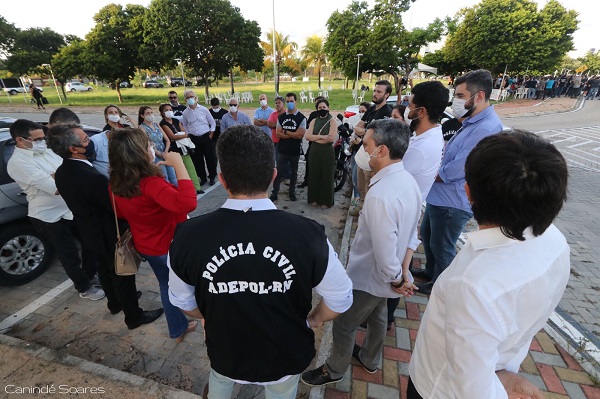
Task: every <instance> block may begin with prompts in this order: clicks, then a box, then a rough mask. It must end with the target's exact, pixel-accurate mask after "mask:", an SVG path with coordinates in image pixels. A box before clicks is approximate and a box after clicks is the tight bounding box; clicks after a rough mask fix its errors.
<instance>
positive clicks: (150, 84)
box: [144, 80, 165, 88]
mask: <svg viewBox="0 0 600 399" xmlns="http://www.w3.org/2000/svg"><path fill="white" fill-rule="evenodd" d="M144 87H145V88H151V87H153V88H162V87H165V85H164V84H162V83H159V82H158V81H156V80H147V81H145V82H144Z"/></svg>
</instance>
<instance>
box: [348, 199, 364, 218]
mask: <svg viewBox="0 0 600 399" xmlns="http://www.w3.org/2000/svg"><path fill="white" fill-rule="evenodd" d="M361 208H362V203H361V201H360V199H359V200H352V202H350V210H349V211H348V213H349V214H350V216H358V215H359V214H360V210H361Z"/></svg>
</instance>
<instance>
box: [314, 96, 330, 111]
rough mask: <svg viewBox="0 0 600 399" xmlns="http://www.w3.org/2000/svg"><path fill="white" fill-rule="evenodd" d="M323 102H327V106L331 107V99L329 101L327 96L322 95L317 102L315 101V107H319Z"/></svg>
mask: <svg viewBox="0 0 600 399" xmlns="http://www.w3.org/2000/svg"><path fill="white" fill-rule="evenodd" d="M321 103H325V104H327V108H329V101H327V99H326V98H325V97H321V98H320V99H318V100H317V102H316V103H315V108H317V109H318V108H319V104H321Z"/></svg>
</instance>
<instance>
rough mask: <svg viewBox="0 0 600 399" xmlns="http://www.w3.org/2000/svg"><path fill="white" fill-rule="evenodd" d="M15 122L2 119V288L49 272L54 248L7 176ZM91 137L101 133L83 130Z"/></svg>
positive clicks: (9, 119) (21, 191) (0, 135)
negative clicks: (34, 224)
mask: <svg viewBox="0 0 600 399" xmlns="http://www.w3.org/2000/svg"><path fill="white" fill-rule="evenodd" d="M15 120H16V119H13V118H0V285H20V284H25V283H27V282H29V281H32V280H34V279H35V278H37V277H38V276H40V275H41V274H42V273H44V272H45V271H46V269H48V266H50V262H51V260H52V254H53V248H52V246H51V245H50V242H49V241H48V239H47V238H46V237H44V236H43V235H42V234H40V233H38V232H37V231H36V230H35V229H34V228H33V226H32V224H31V222H30V221H29V218H28V217H27V197H26V196H25V193H24V192H23V190H21V187H19V185H18V184H17V183H15V182H14V180H13V179H12V178H11V177H10V176H9V175H8V172H7V171H6V166H7V164H8V160H9V159H10V157H11V156H12V154H13V153H14V151H15V141H14V140H13V139H12V137H11V136H10V132H9V129H8V128H9V127H10V125H12V124H13V122H14V121H15ZM83 128H84V129H83V130H84V131H85V132H86V133H87V134H88V135H89V136H92V135H94V134H96V133H99V132H101V129H97V128H95V127H92V126H83Z"/></svg>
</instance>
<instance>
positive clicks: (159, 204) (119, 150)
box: [108, 128, 197, 343]
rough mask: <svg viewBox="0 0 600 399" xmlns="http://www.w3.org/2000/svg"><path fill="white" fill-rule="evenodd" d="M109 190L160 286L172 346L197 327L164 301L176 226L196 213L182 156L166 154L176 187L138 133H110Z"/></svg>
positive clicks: (119, 213) (194, 193)
mask: <svg viewBox="0 0 600 399" xmlns="http://www.w3.org/2000/svg"><path fill="white" fill-rule="evenodd" d="M108 153H109V164H110V189H111V190H112V193H114V198H115V204H116V211H117V216H118V217H120V218H123V219H126V220H127V222H128V223H129V228H130V230H131V234H132V236H133V242H134V244H135V248H136V249H137V251H138V252H139V253H140V255H141V256H142V257H143V258H144V259H146V260H147V261H148V263H149V264H150V266H151V267H152V270H153V271H154V274H155V275H156V278H157V279H158V285H159V287H160V299H161V301H162V305H163V308H164V310H165V317H166V318H167V325H168V326H169V336H170V337H171V338H174V339H175V340H176V341H177V343H179V342H182V341H183V336H184V335H185V334H186V333H187V332H190V331H193V330H194V329H195V328H196V323H197V322H196V321H193V322H188V320H187V318H186V317H185V315H184V314H183V312H182V311H181V310H180V309H179V308H177V307H175V306H173V305H172V304H171V302H170V301H169V268H168V267H167V254H168V252H169V245H170V244H171V240H172V239H173V234H174V232H175V227H176V226H177V224H178V223H181V222H183V221H184V220H186V219H187V214H188V212H191V211H193V210H194V209H196V205H197V198H196V189H195V188H194V185H193V183H192V181H191V180H190V177H189V175H188V173H187V170H186V168H185V165H184V164H183V161H182V159H181V156H180V155H179V154H178V153H176V152H168V153H167V154H166V155H165V160H164V161H161V163H162V164H164V165H166V166H172V167H173V168H175V173H176V175H177V180H178V187H176V186H174V185H172V184H170V183H168V182H167V181H165V179H164V176H163V175H162V173H161V171H160V168H159V165H155V164H153V161H154V148H153V146H152V143H151V142H150V141H149V140H148V135H147V134H146V133H145V132H143V131H142V130H140V129H132V128H125V129H115V130H113V131H112V133H111V135H110V140H109V142H108Z"/></svg>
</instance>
